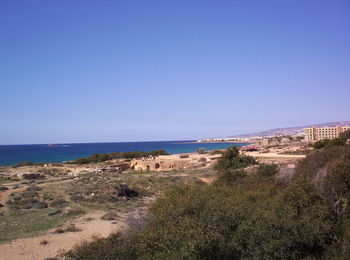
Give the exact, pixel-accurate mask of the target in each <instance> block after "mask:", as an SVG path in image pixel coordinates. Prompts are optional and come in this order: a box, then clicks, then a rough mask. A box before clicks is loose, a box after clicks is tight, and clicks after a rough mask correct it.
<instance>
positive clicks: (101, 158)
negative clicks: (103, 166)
mask: <svg viewBox="0 0 350 260" xmlns="http://www.w3.org/2000/svg"><path fill="white" fill-rule="evenodd" d="M159 155H168V153H167V152H166V151H164V150H155V151H149V152H142V151H133V152H118V153H99V154H93V155H92V156H91V157H88V158H79V159H76V160H75V161H73V162H72V163H74V164H87V163H99V162H105V161H108V160H111V159H133V158H141V157H148V156H159Z"/></svg>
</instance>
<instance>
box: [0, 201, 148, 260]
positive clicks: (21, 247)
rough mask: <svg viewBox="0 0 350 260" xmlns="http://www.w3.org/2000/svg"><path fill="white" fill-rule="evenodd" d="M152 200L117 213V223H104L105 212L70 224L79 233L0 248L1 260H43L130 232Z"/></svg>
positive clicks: (51, 235)
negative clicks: (95, 238) (96, 239)
mask: <svg viewBox="0 0 350 260" xmlns="http://www.w3.org/2000/svg"><path fill="white" fill-rule="evenodd" d="M153 200H154V199H153V198H145V200H144V202H145V206H142V207H139V208H135V209H133V210H132V211H130V212H127V213H118V215H119V218H118V219H117V220H115V221H106V220H101V217H102V216H103V215H104V214H105V213H106V212H103V211H96V212H94V213H90V214H87V215H84V216H82V217H79V218H77V219H75V220H73V221H70V222H69V223H70V224H71V223H72V224H75V225H76V227H77V228H79V229H81V231H79V232H65V233H62V234H54V233H53V232H54V231H55V230H56V229H53V230H50V231H48V232H47V233H46V234H44V235H40V236H37V237H32V238H20V239H16V240H14V241H11V242H9V243H6V244H0V259H6V260H43V259H45V258H49V257H55V256H57V255H58V254H60V253H61V252H62V251H66V250H69V249H71V248H72V247H73V246H74V245H76V244H79V243H81V242H82V241H84V240H87V241H89V240H91V238H92V237H93V236H99V237H107V236H108V235H110V234H111V233H115V232H118V231H124V230H126V229H127V228H128V225H127V220H128V219H129V218H130V217H134V218H138V217H140V216H141V215H142V214H143V213H144V212H145V211H146V210H147V206H148V204H149V203H150V202H152V201H153ZM88 217H89V218H93V219H92V220H89V221H88V220H86V218H88ZM43 240H46V241H48V244H46V245H42V244H41V241H43Z"/></svg>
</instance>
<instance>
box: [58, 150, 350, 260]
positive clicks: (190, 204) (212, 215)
mask: <svg viewBox="0 0 350 260" xmlns="http://www.w3.org/2000/svg"><path fill="white" fill-rule="evenodd" d="M252 164H256V162H255V160H254V159H252V158H249V157H245V156H244V157H242V156H240V155H239V154H237V152H236V148H231V149H229V150H228V151H226V152H225V153H224V154H223V157H222V159H221V160H219V162H218V164H217V165H216V169H217V170H218V173H217V179H216V181H214V182H213V183H211V184H203V183H199V182H197V183H194V182H191V183H189V184H177V185H173V186H171V187H170V188H168V189H166V191H165V192H164V193H163V194H162V196H161V197H160V198H159V199H158V200H157V201H156V202H155V203H154V204H153V205H152V207H151V209H150V213H149V216H148V217H147V219H146V220H145V221H146V222H147V223H146V224H145V225H143V226H142V228H140V229H138V230H134V232H129V234H128V235H127V236H125V235H123V236H122V235H121V234H113V235H111V236H109V237H108V238H97V239H95V241H93V242H92V243H89V244H87V243H84V244H83V245H81V246H77V247H75V248H74V249H73V250H71V251H69V252H67V253H65V255H64V257H65V258H66V259H71V260H72V259H75V260H78V259H85V260H89V259H106V260H107V259H347V257H348V256H349V255H350V245H349V242H350V238H349V231H350V228H349V227H350V226H349V216H350V215H349V214H350V211H349V201H350V174H349V173H350V147H349V146H347V145H343V144H338V145H334V146H332V147H326V148H322V149H319V150H315V151H313V152H311V153H309V154H308V155H307V157H306V158H305V159H303V160H302V161H301V162H300V163H299V165H298V166H297V169H296V173H295V175H294V177H293V178H292V179H291V180H290V181H289V182H288V183H287V184H279V183H278V182H276V178H275V177H276V174H277V172H278V166H276V165H265V164H263V165H259V166H258V167H255V168H254V171H246V170H245V169H244V167H246V166H248V165H252Z"/></svg>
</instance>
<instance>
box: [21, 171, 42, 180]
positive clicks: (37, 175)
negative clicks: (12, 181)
mask: <svg viewBox="0 0 350 260" xmlns="http://www.w3.org/2000/svg"><path fill="white" fill-rule="evenodd" d="M22 177H23V179H27V180H41V179H45V175H44V174H42V173H25V174H23V176H22Z"/></svg>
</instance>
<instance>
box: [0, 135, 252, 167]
mask: <svg viewBox="0 0 350 260" xmlns="http://www.w3.org/2000/svg"><path fill="white" fill-rule="evenodd" d="M232 145H233V144H232V143H195V142H193V141H162V142H124V143H74V144H55V145H53V146H49V145H47V144H34V145H0V166H5V165H13V164H17V163H19V162H22V161H30V162H33V163H38V162H62V161H70V160H75V159H77V158H81V157H89V156H91V155H92V154H94V153H113V152H131V151H144V152H147V151H152V150H165V151H167V152H168V153H169V154H177V153H190V152H195V151H196V150H197V149H198V148H205V149H207V150H208V151H210V150H216V149H225V148H228V147H230V146H232ZM235 145H237V146H243V145H245V144H244V143H239V144H235Z"/></svg>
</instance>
